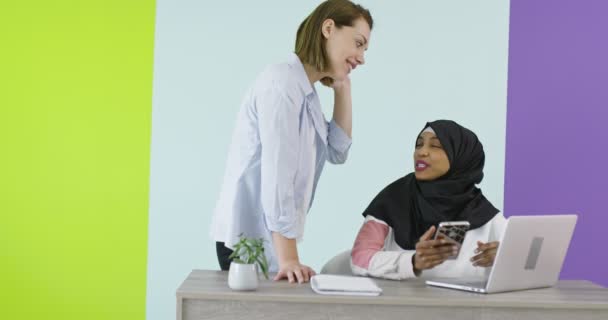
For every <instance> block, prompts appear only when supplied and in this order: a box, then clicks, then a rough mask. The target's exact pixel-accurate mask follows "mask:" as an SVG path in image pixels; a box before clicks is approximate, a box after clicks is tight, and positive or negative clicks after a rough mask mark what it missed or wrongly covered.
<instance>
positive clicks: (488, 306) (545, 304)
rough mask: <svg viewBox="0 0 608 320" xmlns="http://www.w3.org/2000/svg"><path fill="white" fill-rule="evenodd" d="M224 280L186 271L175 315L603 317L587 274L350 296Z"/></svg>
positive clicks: (603, 305)
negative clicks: (500, 285) (532, 284)
mask: <svg viewBox="0 0 608 320" xmlns="http://www.w3.org/2000/svg"><path fill="white" fill-rule="evenodd" d="M227 279H228V272H225V271H205V270H194V271H192V272H191V273H190V275H189V276H188V278H187V279H186V280H185V281H184V282H183V283H182V285H181V286H180V287H179V289H177V319H178V320H182V319H187V320H191V319H230V320H232V319H247V320H254V319H267V320H273V319H277V320H279V319H280V320H285V319H287V320H290V319H332V320H334V319H336V320H337V319H365V320H370V319H391V320H395V319H449V320H458V319H491V320H498V319H567V320H583V319H585V320H587V319H598V320H600V319H601V320H606V319H608V289H605V288H602V287H600V286H597V285H595V284H593V283H591V282H589V281H560V282H559V284H558V285H557V286H556V287H553V288H546V289H534V290H526V291H518V292H506V293H496V294H489V295H484V294H475V293H468V292H464V291H457V290H450V289H443V288H433V287H427V286H426V285H425V284H424V282H423V281H421V280H410V281H389V280H379V279H376V280H375V281H376V283H377V284H378V285H379V286H380V287H381V288H382V290H383V293H382V295H380V296H378V297H353V296H326V295H318V294H316V293H314V292H313V291H312V289H311V288H310V284H309V283H306V284H301V285H299V284H290V283H288V282H286V281H281V282H273V281H272V280H265V279H264V280H261V281H260V287H259V288H258V290H257V291H251V292H237V291H232V290H231V289H230V288H228V282H227V281H228V280H227ZM271 279H272V277H271Z"/></svg>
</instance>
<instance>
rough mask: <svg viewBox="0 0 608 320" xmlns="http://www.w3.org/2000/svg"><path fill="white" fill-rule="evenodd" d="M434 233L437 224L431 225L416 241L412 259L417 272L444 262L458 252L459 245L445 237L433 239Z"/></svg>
mask: <svg viewBox="0 0 608 320" xmlns="http://www.w3.org/2000/svg"><path fill="white" fill-rule="evenodd" d="M433 234H435V226H432V227H430V228H429V229H428V230H427V231H426V232H425V233H424V234H423V235H422V236H421V237H420V240H419V241H418V243H416V253H415V254H414V258H413V261H412V262H413V265H414V272H415V273H416V274H419V273H420V271H422V270H427V269H432V268H434V267H436V266H438V265H440V264H442V263H443V262H444V261H445V260H446V259H448V258H449V257H450V256H452V255H454V254H456V253H457V252H458V247H457V246H456V245H454V244H452V243H451V242H449V241H447V240H445V239H437V240H432V236H433Z"/></svg>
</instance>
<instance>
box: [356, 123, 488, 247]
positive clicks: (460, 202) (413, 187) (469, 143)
mask: <svg viewBox="0 0 608 320" xmlns="http://www.w3.org/2000/svg"><path fill="white" fill-rule="evenodd" d="M427 127H431V128H432V129H433V131H435V134H436V135H437V138H438V139H439V141H441V144H442V146H443V148H444V150H445V152H446V154H447V156H448V159H449V161H450V169H449V170H448V172H447V173H446V174H445V175H443V176H441V177H439V178H437V179H435V180H432V181H418V180H416V177H415V176H414V173H410V174H408V175H406V176H405V177H402V178H400V179H399V180H397V181H395V182H393V183H391V184H390V185H388V186H387V187H386V188H384V190H382V191H381V192H380V193H379V194H378V195H377V196H376V198H374V200H373V201H372V202H371V204H370V205H369V206H368V207H367V209H365V211H364V212H363V216H364V217H365V216H367V215H371V216H373V217H375V218H378V219H380V220H382V221H384V222H386V223H387V224H388V225H389V226H390V227H391V228H393V231H394V233H395V241H396V242H397V244H398V245H399V246H400V247H401V248H403V249H406V250H413V249H414V248H415V246H416V242H418V239H419V238H420V237H421V236H422V234H424V232H425V231H426V230H428V228H430V227H431V226H433V225H435V226H436V225H437V224H439V222H442V221H468V222H469V223H470V224H471V229H476V228H479V227H481V226H483V225H484V224H486V223H487V222H488V221H490V220H491V219H492V218H493V217H494V216H495V215H496V213H498V212H499V211H498V209H496V208H495V207H494V206H493V205H492V204H491V203H490V201H488V200H487V199H486V198H485V197H484V196H483V194H482V193H481V190H480V189H479V188H477V187H476V184H479V183H480V182H481V180H482V179H483V166H484V162H485V154H484V152H483V146H482V145H481V142H480V141H479V139H477V136H476V135H475V133H473V132H472V131H471V130H469V129H467V128H465V127H463V126H461V125H459V124H457V123H456V122H454V121H450V120H437V121H434V122H429V123H427V124H426V126H425V127H424V128H423V130H424V129H426V128H427ZM421 133H422V131H421Z"/></svg>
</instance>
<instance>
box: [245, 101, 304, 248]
mask: <svg viewBox="0 0 608 320" xmlns="http://www.w3.org/2000/svg"><path fill="white" fill-rule="evenodd" d="M256 109H257V117H258V124H259V134H260V143H261V146H262V148H261V160H260V161H261V163H260V166H261V201H262V208H263V210H264V217H265V220H266V225H267V227H268V229H269V230H270V231H273V232H278V233H280V234H281V235H283V236H284V237H286V238H289V239H295V238H298V237H300V236H301V235H299V234H298V233H299V230H301V229H302V228H300V226H299V225H298V224H299V223H300V219H299V215H301V214H303V213H299V212H297V209H296V208H297V206H296V204H295V185H294V181H295V176H296V170H297V167H296V166H297V163H298V157H299V152H300V139H299V131H298V128H299V125H300V124H299V122H300V118H299V117H300V109H301V106H300V105H298V104H297V103H295V102H294V101H293V100H292V99H290V98H289V97H288V96H286V95H285V94H284V93H281V92H279V91H277V90H272V89H269V90H267V91H266V92H263V93H262V94H260V95H259V96H258V98H257V99H256Z"/></svg>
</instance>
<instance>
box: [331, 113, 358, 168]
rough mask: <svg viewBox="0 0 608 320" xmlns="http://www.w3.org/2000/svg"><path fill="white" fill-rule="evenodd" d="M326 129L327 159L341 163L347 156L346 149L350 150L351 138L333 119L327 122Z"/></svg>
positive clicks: (334, 162)
mask: <svg viewBox="0 0 608 320" xmlns="http://www.w3.org/2000/svg"><path fill="white" fill-rule="evenodd" d="M328 131H329V132H328V134H327V150H328V157H327V160H328V161H329V162H331V163H333V164H342V163H344V162H345V161H346V158H348V150H350V145H351V144H352V139H351V138H349V137H348V135H347V134H346V132H344V130H343V129H342V128H340V126H339V125H338V124H337V123H336V121H335V120H333V119H332V120H331V122H329V124H328Z"/></svg>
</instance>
